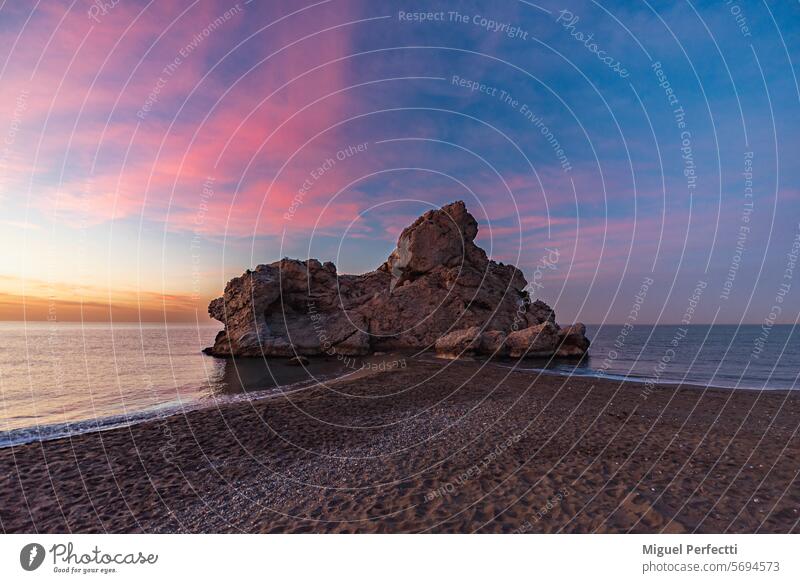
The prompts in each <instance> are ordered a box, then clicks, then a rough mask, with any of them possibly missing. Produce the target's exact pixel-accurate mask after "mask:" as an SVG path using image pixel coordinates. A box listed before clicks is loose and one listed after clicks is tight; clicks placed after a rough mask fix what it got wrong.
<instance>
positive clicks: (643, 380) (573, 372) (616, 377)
mask: <svg viewBox="0 0 800 583" xmlns="http://www.w3.org/2000/svg"><path fill="white" fill-rule="evenodd" d="M498 366H500V367H502V368H507V369H511V370H515V371H520V372H535V373H541V374H546V375H553V376H562V377H572V376H576V377H584V378H595V379H607V380H612V381H620V382H627V383H637V384H648V383H653V384H656V385H675V386H679V385H685V386H694V387H700V388H709V389H730V390H733V389H735V390H744V391H772V390H774V391H785V390H792V389H791V388H790V387H770V386H749V385H742V384H737V383H730V384H721V383H719V382H717V383H709V382H708V381H705V380H703V379H700V378H690V377H687V378H685V379H676V378H668V377H661V378H658V379H656V378H653V377H648V376H644V375H637V374H636V373H628V374H620V373H608V372H602V371H599V370H594V369H569V370H565V369H559V368H539V367H531V368H528V367H519V366H508V365H498Z"/></svg>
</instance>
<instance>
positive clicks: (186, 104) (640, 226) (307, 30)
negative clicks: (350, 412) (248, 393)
mask: <svg viewBox="0 0 800 583" xmlns="http://www.w3.org/2000/svg"><path fill="white" fill-rule="evenodd" d="M424 6H425V8H424V12H425V13H426V14H427V13H430V14H429V15H427V16H426V18H425V20H424V21H420V20H421V17H414V16H409V15H413V14H417V13H420V12H421V8H420V7H421V3H420V4H413V3H408V2H339V1H336V0H331V1H329V2H323V3H308V4H299V3H296V2H283V3H281V2H275V3H273V2H270V3H268V4H265V3H259V2H252V3H249V4H245V3H243V2H242V3H240V4H237V3H235V2H197V3H193V2H176V3H169V6H164V5H152V4H148V3H146V2H123V3H120V4H119V5H117V6H115V7H113V8H112V9H109V10H108V11H107V13H104V14H96V16H97V18H96V19H92V18H89V17H88V15H89V11H90V10H92V3H91V2H75V3H74V4H72V3H54V5H51V6H49V7H48V8H46V9H43V8H37V9H36V10H33V12H31V10H32V7H30V6H15V7H7V6H4V8H3V9H2V11H0V14H3V13H5V14H4V15H3V17H2V18H0V23H2V24H0V36H3V38H4V41H6V40H7V41H8V42H3V43H2V47H3V48H2V49H0V62H2V63H4V65H3V68H2V70H0V78H1V81H0V95H2V98H3V100H4V102H5V103H10V104H12V107H11V108H6V109H5V111H4V117H5V119H4V120H2V122H1V123H2V127H0V131H2V132H4V133H5V136H6V140H5V144H6V147H5V149H4V150H3V153H2V158H1V159H0V160H1V161H2V165H0V200H2V204H3V209H4V210H3V215H2V219H1V220H2V225H3V228H2V235H1V236H2V237H3V239H4V241H3V243H4V245H5V246H6V248H10V249H15V252H14V253H11V254H10V255H7V256H6V257H4V258H3V259H2V260H0V294H2V298H0V299H2V300H3V301H2V302H0V305H2V306H4V307H3V311H2V312H0V316H2V317H6V318H13V319H19V317H20V314H21V313H23V312H21V310H22V309H23V308H21V306H28V307H30V309H29V310H28V311H26V312H24V313H23V314H24V317H31V318H36V317H39V316H41V315H42V314H43V313H45V312H43V311H42V301H44V300H43V298H47V297H48V296H49V295H54V294H55V295H57V296H58V298H59V301H60V302H62V305H61V312H60V313H61V315H62V317H63V318H65V319H74V317H75V310H74V308H75V306H76V305H80V303H81V302H84V303H91V304H92V305H96V306H97V309H96V311H95V312H93V314H94V315H93V317H94V316H97V317H98V318H102V316H103V311H104V309H105V310H106V311H108V305H114V306H117V307H119V306H124V307H125V309H124V310H122V311H120V312H119V313H120V314H121V316H120V317H123V318H125V319H139V318H145V319H160V318H162V317H167V318H169V319H192V318H195V317H204V311H205V305H206V304H207V301H208V300H209V299H210V298H211V297H213V296H214V295H216V294H218V293H219V292H220V291H221V289H222V287H223V286H224V282H225V281H226V280H227V279H228V278H230V277H232V276H234V275H237V274H239V273H241V272H242V271H243V270H244V269H245V268H247V267H251V266H253V265H255V264H258V263H267V262H271V261H274V260H276V259H278V258H280V257H282V256H286V255H289V256H298V257H302V258H305V257H308V256H309V255H310V256H315V257H319V258H320V259H323V260H334V261H335V262H336V263H337V265H338V266H339V268H340V270H341V271H346V272H360V271H366V270H369V269H371V268H374V267H376V266H377V265H378V264H380V262H382V261H383V260H384V259H385V257H386V255H388V253H389V252H390V251H391V249H392V247H393V244H394V241H395V240H396V237H397V235H398V234H399V231H400V230H401V229H402V227H403V226H404V225H405V224H407V223H408V222H410V221H411V220H413V218H414V217H415V216H416V215H418V214H419V213H420V212H423V211H424V210H426V209H428V208H431V207H432V206H438V205H441V204H445V203H447V202H449V201H452V200H456V199H463V200H465V201H466V203H467V205H468V207H469V208H470V209H471V211H472V212H473V214H475V216H476V217H477V218H478V220H479V222H480V223H481V231H480V233H479V242H480V244H482V245H483V246H484V247H486V248H487V249H490V251H491V255H492V256H493V257H495V258H497V259H498V260H502V261H506V262H512V263H515V264H517V265H519V266H520V267H521V268H522V269H523V270H524V271H525V272H526V273H527V274H529V279H532V275H531V274H532V273H534V272H535V270H536V268H537V264H539V263H540V262H541V259H542V257H543V256H544V255H545V254H546V253H547V251H546V249H557V250H558V255H559V261H558V264H557V265H556V268H555V269H548V270H547V271H546V273H544V274H543V275H542V279H541V281H542V282H543V287H541V288H540V289H538V290H537V294H538V295H539V296H540V297H542V299H544V300H545V301H547V302H548V303H551V304H552V305H554V306H555V307H556V310H557V313H558V315H559V320H560V321H563V322H568V321H571V320H581V321H584V322H602V321H606V322H623V321H625V318H626V317H627V314H628V313H629V311H630V309H631V306H632V304H633V303H634V302H635V297H636V294H637V292H638V291H639V289H640V287H641V284H642V281H644V280H645V279H652V280H653V282H654V284H653V285H652V286H650V288H649V291H648V295H647V298H646V300H645V301H644V303H643V304H642V312H641V315H640V316H639V318H640V321H642V322H662V323H675V322H679V321H681V320H682V319H683V318H684V315H685V313H686V311H687V307H689V306H690V305H691V304H692V303H694V302H690V300H691V296H692V295H693V291H694V290H695V289H696V288H697V284H698V282H703V284H704V285H705V287H704V288H703V292H702V294H701V295H700V298H699V301H697V302H696V303H697V305H696V306H694V307H695V308H696V311H695V313H694V314H693V316H692V322H694V323H702V322H712V321H714V322H725V323H738V322H741V321H744V322H749V323H759V322H762V321H763V320H764V319H765V318H770V313H772V312H775V310H773V306H775V305H776V302H777V301H778V300H777V298H779V297H780V298H781V302H780V313H779V314H777V320H776V321H780V322H789V323H793V322H794V321H795V319H796V318H797V316H798V305H800V304H799V303H798V297H800V284H798V283H797V282H796V281H794V280H795V278H796V277H797V274H796V273H795V271H794V270H793V269H791V264H792V250H793V243H794V242H795V240H796V238H797V237H798V235H800V175H799V174H798V173H799V172H800V171H799V170H798V164H797V152H798V135H800V132H799V131H798V130H800V127H798V126H799V125H800V121H799V120H800V90H798V82H797V63H798V60H800V38H798V29H800V5H798V4H797V3H794V2H771V3H761V4H758V3H751V2H748V3H744V2H741V3H737V2H726V1H719V2H697V3H689V2H677V3H675V2H650V3H648V2H604V3H598V2H538V3H535V4H533V3H529V2H519V1H501V2H457V3H456V2H434V3H425V4H424ZM456 13H457V15H456ZM225 14H227V16H225V17H223V15H225ZM220 19H221V20H220ZM215 21H216V24H213V23H214V22H215ZM204 30H205V31H206V32H207V34H205V33H204ZM198 35H199V37H198ZM198 38H199V39H200V40H196V39H198ZM48 40H50V42H49V43H48ZM192 43H194V44H192ZM187 47H191V48H190V49H189V50H188V51H187ZM181 51H183V52H181ZM181 55H185V56H181ZM178 56H181V58H180V62H179V63H177V64H176V66H175V67H174V68H173V70H170V71H169V72H168V73H165V72H164V71H165V69H164V67H166V66H168V65H169V64H170V63H176V61H175V59H176V57H178ZM159 80H160V81H159ZM667 83H668V84H669V88H670V91H671V92H672V93H671V94H669V93H667V91H666V87H667V85H666V84H667ZM159 86H160V87H159ZM155 88H158V94H157V95H156V96H155V98H154V99H152V98H151V99H150V100H149V101H150V106H149V108H148V109H147V111H143V107H144V105H145V104H146V103H148V96H151V97H152V95H153V91H154V89H155ZM14 104H16V105H17V106H15V105H14ZM19 104H22V105H19ZM9 142H10V144H9ZM359 145H363V147H362V148H361V149H359V148H358V146H359ZM337 156H339V157H340V158H341V159H339V157H337ZM326 160H334V162H333V163H332V164H327V166H328V167H327V168H323V171H322V172H319V171H318V169H319V168H322V167H323V166H325V165H326V164H325V161H326ZM746 171H747V172H751V174H752V175H751V176H745V174H744V173H745V172H746ZM687 173H688V174H689V175H688V176H687ZM315 175H316V177H315ZM209 180H210V184H212V186H211V187H210V188H209V191H210V192H212V195H211V196H209V197H203V196H202V192H203V188H204V186H203V185H204V183H206V182H207V181H209ZM304 182H305V183H306V184H307V186H308V188H307V189H304V190H303V184H304ZM301 190H302V193H301V194H300V195H299V199H298V198H297V197H298V192H300V191H301ZM298 200H299V202H297V201H298ZM293 201H295V203H294V207H295V208H294V210H293V211H291V212H290V209H291V208H292V205H293ZM287 213H288V215H289V216H290V218H287ZM786 284H789V288H788V289H787V288H786V287H785V286H786ZM781 286H783V287H781ZM781 294H783V295H781ZM37 302H38V303H37ZM104 306H105V308H104ZM34 308H35V309H34ZM198 314H199V316H198Z"/></svg>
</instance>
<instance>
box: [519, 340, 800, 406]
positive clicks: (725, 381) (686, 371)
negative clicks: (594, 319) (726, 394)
mask: <svg viewBox="0 0 800 583" xmlns="http://www.w3.org/2000/svg"><path fill="white" fill-rule="evenodd" d="M586 335H587V336H588V337H589V338H590V339H591V340H592V346H591V348H590V350H589V353H590V355H589V357H588V358H585V359H583V360H582V361H581V362H580V363H577V364H574V363H564V362H560V363H545V364H543V366H540V367H536V366H535V365H534V366H533V367H530V368H531V369H533V370H541V369H547V370H550V371H552V372H557V373H562V374H578V375H587V376H597V377H603V376H604V377H607V378H612V379H619V380H628V381H635V382H648V381H658V382H659V383H662V384H673V383H674V384H679V383H682V384H692V385H701V386H713V387H721V388H731V389H768V390H769V389H795V388H798V387H800V379H798V375H800V328H797V327H795V326H791V325H785V326H784V325H775V326H772V327H771V328H762V327H761V326H756V325H746V326H745V325H743V326H736V325H716V326H702V325H698V326H686V327H681V326H645V325H637V326H635V327H633V328H632V329H627V330H626V329H624V328H623V326H617V325H608V326H605V325H604V326H587V327H586Z"/></svg>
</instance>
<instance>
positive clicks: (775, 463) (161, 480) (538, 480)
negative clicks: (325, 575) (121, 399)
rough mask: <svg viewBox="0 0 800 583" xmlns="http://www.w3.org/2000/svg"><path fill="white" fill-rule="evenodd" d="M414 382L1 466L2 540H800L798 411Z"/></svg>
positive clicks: (379, 381) (324, 390) (463, 375)
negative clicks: (460, 536) (632, 535)
mask: <svg viewBox="0 0 800 583" xmlns="http://www.w3.org/2000/svg"><path fill="white" fill-rule="evenodd" d="M642 389H643V386H642V385H639V384H634V383H619V382H612V381H610V380H597V379H590V378H577V377H572V378H567V377H557V376H535V375H532V374H531V373H517V372H513V373H510V372H509V371H508V370H506V369H503V368H501V367H499V366H497V365H494V364H491V365H487V366H481V365H480V363H476V362H464V361H457V362H419V361H418V362H413V363H410V364H409V366H408V367H407V368H405V369H398V370H392V371H388V372H384V373H378V374H375V375H368V376H364V377H362V378H358V379H354V380H350V381H348V382H345V383H338V384H334V385H333V386H330V387H318V388H312V389H308V390H306V391H302V392H299V393H295V394H292V395H289V396H286V397H280V398H275V399H271V400H263V401H256V402H245V403H237V404H231V405H227V406H224V407H221V408H219V409H209V410H202V411H195V412H192V413H189V414H186V415H185V416H175V417H171V418H168V419H167V420H160V421H152V422H147V423H142V424H138V425H135V426H132V427H130V428H122V429H115V430H111V431H106V432H100V433H92V434H86V435H82V436H78V437H74V438H72V439H62V440H58V441H51V442H46V443H39V444H29V445H25V446H18V447H14V448H7V449H3V450H0V526H1V527H2V529H3V530H4V531H6V532H242V531H243V532H584V533H585V532H648V533H655V532H714V533H717V532H798V531H800V528H799V527H798V519H800V480H798V470H800V436H798V426H799V425H800V399H798V398H797V397H795V396H793V395H790V394H788V393H786V392H764V393H758V392H753V391H728V390H718V389H707V390H703V389H701V388H695V387H675V386H659V387H657V388H656V390H655V391H654V392H653V394H651V395H649V396H647V397H646V398H645V396H644V394H643V391H642Z"/></svg>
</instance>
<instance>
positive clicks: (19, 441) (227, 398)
mask: <svg viewBox="0 0 800 583" xmlns="http://www.w3.org/2000/svg"><path fill="white" fill-rule="evenodd" d="M352 374H354V373H353V372H350V373H347V374H344V375H339V376H330V377H327V378H326V377H317V378H316V379H312V380H305V381H300V382H297V383H291V384H287V385H281V386H277V387H271V388H269V389H261V390H253V391H248V392H244V393H237V394H231V395H208V396H205V397H201V398H198V399H196V400H192V401H188V402H180V403H175V402H171V403H164V404H161V405H159V406H157V407H155V408H150V409H147V410H144V411H136V412H133V413H127V414H123V415H112V416H109V417H98V418H95V419H87V420H82V421H69V422H65V423H53V424H47V425H37V426H35V427H23V428H20V429H11V430H9V431H0V448H4V447H12V446H18V445H24V444H26V443H33V442H40V441H52V440H54V439H63V438H67V437H74V436H77V435H82V434H84V433H93V432H97V431H109V430H111V429H119V428H121V427H130V426H132V425H137V424H139V423H145V422H147V421H157V420H159V419H166V418H168V417H173V416H175V415H185V414H186V413H190V412H192V411H198V410H202V409H210V408H213V407H219V406H223V405H228V404H231V403H241V402H247V401H261V400H264V399H269V398H275V397H283V396H286V395H290V394H293V393H297V392H300V391H304V390H306V389H309V388H311V387H313V386H316V385H319V383H321V382H331V381H338V380H341V379H345V378H347V377H349V376H351V375H352Z"/></svg>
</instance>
